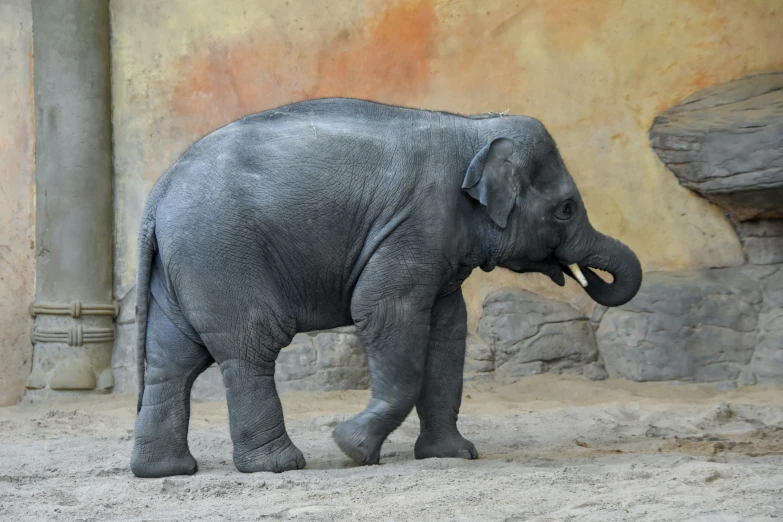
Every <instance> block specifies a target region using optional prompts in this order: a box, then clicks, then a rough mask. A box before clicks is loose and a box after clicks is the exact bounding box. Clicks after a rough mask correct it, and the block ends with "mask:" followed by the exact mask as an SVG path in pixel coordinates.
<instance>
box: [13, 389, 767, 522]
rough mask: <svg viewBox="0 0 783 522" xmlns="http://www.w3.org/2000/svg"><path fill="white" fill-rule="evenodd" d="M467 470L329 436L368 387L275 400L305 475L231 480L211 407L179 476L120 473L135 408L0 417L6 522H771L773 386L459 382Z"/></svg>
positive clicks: (221, 424)
mask: <svg viewBox="0 0 783 522" xmlns="http://www.w3.org/2000/svg"><path fill="white" fill-rule="evenodd" d="M464 394H465V399H464V402H463V408H462V414H461V416H460V430H461V431H462V433H463V434H464V435H465V436H466V437H468V438H469V439H471V440H472V441H473V442H474V443H475V444H476V447H477V449H478V451H479V453H480V455H481V457H480V459H479V460H476V461H463V460H458V459H429V460H424V461H417V460H415V459H414V458H413V443H414V441H415V439H416V436H417V434H418V420H417V418H416V416H415V414H414V415H412V416H411V417H409V418H408V420H406V421H405V423H404V424H403V425H402V426H401V427H400V428H399V429H398V430H397V431H395V432H394V433H393V434H392V435H391V437H390V438H389V441H388V442H387V443H386V444H385V445H384V448H383V451H382V460H381V465H378V466H369V467H359V466H355V465H354V464H352V463H351V462H350V461H349V460H348V459H347V458H346V457H345V456H344V455H343V454H342V453H340V451H339V449H338V448H337V446H336V445H335V444H334V442H333V441H332V439H331V431H332V429H333V428H334V427H335V426H336V425H337V424H338V423H340V422H342V421H343V420H345V419H347V418H349V417H350V416H351V415H353V414H355V413H357V412H359V411H360V410H361V409H362V407H363V406H364V404H365V403H366V401H367V398H368V393H367V392H363V391H361V392H360V391H357V392H333V393H310V394H307V393H291V394H286V395H284V396H283V397H282V400H283V405H284V409H285V412H286V424H287V426H288V430H289V433H290V435H291V438H292V440H293V441H294V442H295V443H296V444H297V445H298V446H299V448H300V449H301V450H302V451H303V452H304V454H305V458H306V459H307V463H308V465H307V468H306V469H304V470H300V471H293V472H288V473H283V474H279V475H276V474H271V473H258V474H251V475H245V474H241V473H239V472H237V471H236V470H235V469H234V466H233V463H232V461H231V441H230V438H229V432H228V424H227V409H226V406H225V404H224V403H218V402H204V403H194V406H193V412H192V423H191V431H190V444H191V451H192V452H193V454H194V456H195V457H196V459H197V460H198V461H199V466H200V469H199V472H198V473H197V474H196V475H194V476H192V477H172V478H167V479H154V480H141V479H136V478H134V477H133V476H132V474H131V473H130V470H129V468H128V461H129V457H130V451H131V447H132V444H133V441H132V436H133V423H134V419H135V398H133V397H123V396H92V397H86V398H74V397H65V398H60V399H57V400H52V399H49V400H34V401H27V403H26V404H23V405H20V406H15V407H12V408H4V409H0V519H2V520H96V521H97V520H101V521H102V520H270V519H271V520H282V519H293V518H296V519H303V520H530V519H533V520H601V521H602V522H605V521H610V520H684V519H688V520H748V519H753V520H771V519H773V518H774V517H775V516H776V515H777V516H778V517H783V389H781V388H772V387H769V388H761V387H750V388H744V389H742V390H738V391H732V392H726V391H721V390H718V389H717V388H715V387H711V386H697V385H680V386H677V385H672V384H656V383H647V384H638V383H631V382H627V381H614V380H609V381H602V382H591V381H587V380H584V379H581V378H577V377H565V376H561V377H555V376H548V375H543V376H537V377H534V378H526V379H524V380H522V381H520V382H518V383H516V384H514V385H511V386H503V387H500V386H492V385H467V386H466V387H465V393H464Z"/></svg>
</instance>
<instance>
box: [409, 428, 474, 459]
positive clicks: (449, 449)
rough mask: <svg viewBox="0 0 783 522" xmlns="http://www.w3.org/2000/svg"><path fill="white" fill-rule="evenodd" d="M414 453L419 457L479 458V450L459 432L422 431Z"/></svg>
mask: <svg viewBox="0 0 783 522" xmlns="http://www.w3.org/2000/svg"><path fill="white" fill-rule="evenodd" d="M413 455H414V456H415V457H416V458H417V459H429V458H433V457H437V458H458V459H477V458H478V451H476V447H475V446H474V445H473V443H472V442H470V441H469V440H468V439H466V438H465V437H463V436H462V435H460V434H459V433H458V432H457V433H453V434H450V435H448V436H444V435H442V434H440V433H439V434H437V435H436V434H428V433H422V434H421V435H419V438H418V439H416V445H415V446H414V448H413Z"/></svg>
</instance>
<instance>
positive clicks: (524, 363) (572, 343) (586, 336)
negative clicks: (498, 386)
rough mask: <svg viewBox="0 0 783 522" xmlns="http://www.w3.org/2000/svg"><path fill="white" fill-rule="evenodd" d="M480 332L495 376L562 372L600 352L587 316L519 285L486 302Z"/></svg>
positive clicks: (582, 364)
mask: <svg viewBox="0 0 783 522" xmlns="http://www.w3.org/2000/svg"><path fill="white" fill-rule="evenodd" d="M479 335H480V336H481V339H482V340H483V341H484V342H485V343H486V344H487V346H488V347H489V348H490V350H491V352H492V353H493V354H494V366H495V373H496V375H497V376H498V377H502V378H513V377H520V376H524V375H533V374H537V373H543V372H556V373H559V372H562V371H565V370H567V369H572V368H576V367H580V366H584V365H586V364H589V363H591V362H594V361H595V360H596V359H597V357H598V351H597V349H596V344H595V338H594V334H593V329H592V328H591V326H590V324H589V321H588V319H587V317H585V316H584V315H583V314H582V313H581V312H579V311H578V310H576V309H575V308H573V307H571V306H570V305H568V304H566V303H562V302H558V301H554V300H551V299H547V298H544V297H541V296H538V295H536V294H533V293H530V292H526V291H524V290H519V289H505V290H499V291H497V292H494V293H492V294H490V295H489V296H488V297H487V299H486V300H485V301H484V313H483V315H482V317H481V319H480V321H479Z"/></svg>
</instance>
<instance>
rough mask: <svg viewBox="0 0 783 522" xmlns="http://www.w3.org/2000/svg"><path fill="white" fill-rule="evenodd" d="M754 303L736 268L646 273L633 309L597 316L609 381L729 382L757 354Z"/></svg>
mask: <svg viewBox="0 0 783 522" xmlns="http://www.w3.org/2000/svg"><path fill="white" fill-rule="evenodd" d="M761 303H762V292H761V286H760V284H759V282H758V281H757V280H756V279H754V278H753V277H749V276H748V275H746V272H745V270H744V269H743V268H734V269H721V270H706V271H698V272H685V273H673V272H668V273H667V272H658V273H650V274H647V275H646V276H645V280H644V283H643V285H642V288H641V289H640V291H639V293H638V294H637V296H636V297H635V298H634V299H633V300H632V301H630V302H629V303H628V304H626V305H624V306H622V307H618V308H610V309H608V310H607V311H606V313H605V314H604V315H603V317H602V318H601V321H600V325H599V327H598V329H597V331H596V338H597V342H598V349H599V351H600V353H601V357H602V358H603V361H604V364H605V365H606V369H607V371H608V372H609V375H610V376H611V377H623V378H627V379H631V380H634V381H663V380H687V381H701V382H715V381H728V380H734V379H736V378H737V377H738V376H739V375H740V372H741V371H742V370H743V368H744V367H745V366H746V365H747V364H748V363H749V362H750V360H751V356H752V355H753V351H754V348H755V347H756V342H757V332H756V330H757V326H758V321H759V309H760V306H761Z"/></svg>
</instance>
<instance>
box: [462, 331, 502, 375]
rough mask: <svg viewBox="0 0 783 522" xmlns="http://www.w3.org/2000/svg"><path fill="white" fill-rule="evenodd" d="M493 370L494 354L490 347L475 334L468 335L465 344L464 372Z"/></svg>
mask: <svg viewBox="0 0 783 522" xmlns="http://www.w3.org/2000/svg"><path fill="white" fill-rule="evenodd" d="M492 371H495V354H494V353H493V352H492V349H491V348H490V347H489V346H488V345H487V344H486V343H485V342H484V341H482V340H481V338H479V337H478V336H475V335H468V338H467V341H466V345H465V373H470V374H473V373H485V372H492Z"/></svg>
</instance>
